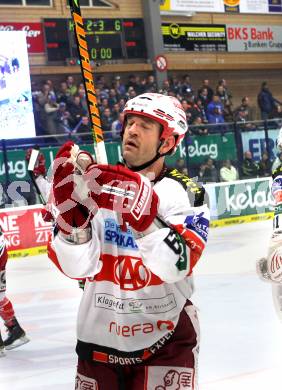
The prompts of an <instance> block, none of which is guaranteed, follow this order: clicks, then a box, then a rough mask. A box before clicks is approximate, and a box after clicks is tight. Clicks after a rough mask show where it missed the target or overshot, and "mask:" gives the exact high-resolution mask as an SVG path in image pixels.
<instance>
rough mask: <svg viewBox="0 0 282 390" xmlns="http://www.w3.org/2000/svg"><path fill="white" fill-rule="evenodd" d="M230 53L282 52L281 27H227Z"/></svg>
mask: <svg viewBox="0 0 282 390" xmlns="http://www.w3.org/2000/svg"><path fill="white" fill-rule="evenodd" d="M226 33H227V42H228V51H229V52H236V51H237V52H253V51H256V52H264V51H282V27H281V26H265V25H264V26H245V25H230V24H229V25H226Z"/></svg>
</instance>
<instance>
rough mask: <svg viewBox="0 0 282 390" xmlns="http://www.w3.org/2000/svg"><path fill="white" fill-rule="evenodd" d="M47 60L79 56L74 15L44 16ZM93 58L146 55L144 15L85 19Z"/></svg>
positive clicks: (114, 58) (96, 59)
mask: <svg viewBox="0 0 282 390" xmlns="http://www.w3.org/2000/svg"><path fill="white" fill-rule="evenodd" d="M43 26H44V33H45V40H46V48H47V59H48V62H65V60H66V59H67V58H78V51H77V46H76V40H75V34H74V23H73V20H72V19H55V18H53V19H44V20H43ZM84 28H85V33H86V40H87V45H88V51H89V56H90V60H93V61H99V62H100V61H112V60H127V59H129V60H131V59H146V58H147V49H146V42H145V33H144V23H143V20H142V19H104V18H103V19H87V18H85V19H84Z"/></svg>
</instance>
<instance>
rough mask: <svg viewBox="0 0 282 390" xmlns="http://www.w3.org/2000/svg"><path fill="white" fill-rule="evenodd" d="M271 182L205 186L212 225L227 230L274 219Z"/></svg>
mask: <svg viewBox="0 0 282 390" xmlns="http://www.w3.org/2000/svg"><path fill="white" fill-rule="evenodd" d="M270 182H271V178H260V179H259V178H258V179H250V180H240V181H236V182H230V183H216V184H214V183H211V184H207V185H205V188H206V190H207V192H208V194H209V199H210V210H211V218H212V220H213V223H212V225H213V226H214V227H216V226H224V225H229V224H233V223H244V222H251V221H257V220H260V219H268V218H272V215H273V206H274V202H273V199H272V196H271V191H270Z"/></svg>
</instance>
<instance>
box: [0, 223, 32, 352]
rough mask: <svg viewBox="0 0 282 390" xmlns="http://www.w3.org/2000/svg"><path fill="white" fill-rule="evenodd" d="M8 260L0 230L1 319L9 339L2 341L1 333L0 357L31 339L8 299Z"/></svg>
mask: <svg viewBox="0 0 282 390" xmlns="http://www.w3.org/2000/svg"><path fill="white" fill-rule="evenodd" d="M7 260H8V254H7V248H6V244H5V239H4V235H3V233H2V231H1V230H0V317H1V318H2V320H3V321H4V324H5V327H6V329H7V338H6V339H4V341H3V339H2V337H1V332H0V356H3V355H4V350H5V349H13V348H16V347H19V346H20V345H22V344H25V343H27V342H28V341H29V339H28V338H27V337H26V335H25V331H24V330H23V329H22V327H21V326H20V325H19V323H18V321H17V319H16V316H15V312H14V308H13V305H12V303H11V301H10V300H9V299H8V298H7V297H6V294H5V292H6V264H7Z"/></svg>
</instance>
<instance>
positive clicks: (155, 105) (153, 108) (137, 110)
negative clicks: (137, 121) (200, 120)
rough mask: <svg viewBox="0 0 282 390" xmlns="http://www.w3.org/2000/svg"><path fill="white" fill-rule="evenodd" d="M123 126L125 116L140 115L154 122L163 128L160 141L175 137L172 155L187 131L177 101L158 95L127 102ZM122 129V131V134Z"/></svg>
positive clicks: (144, 96) (173, 98) (183, 113)
mask: <svg viewBox="0 0 282 390" xmlns="http://www.w3.org/2000/svg"><path fill="white" fill-rule="evenodd" d="M123 112H124V119H125V121H124V124H125V123H126V117H127V115H130V114H132V115H142V116H146V117H148V118H151V119H153V120H155V121H156V122H158V123H160V124H161V125H162V126H163V131H162V133H161V135H160V141H165V140H166V139H167V138H168V137H169V136H171V135H174V136H175V145H174V148H173V149H172V151H171V153H174V152H175V150H176V149H177V147H178V145H179V144H180V142H181V140H182V139H183V138H184V136H185V133H186V131H187V130H188V125H187V119H186V114H185V112H184V110H183V108H182V105H181V103H180V101H179V100H178V99H176V98H175V97H173V96H166V95H161V94H160V93H143V94H142V95H138V96H136V97H135V98H133V99H130V100H128V101H127V103H126V105H125V107H124V110H123ZM123 131H124V129H123V130H122V134H123Z"/></svg>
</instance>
